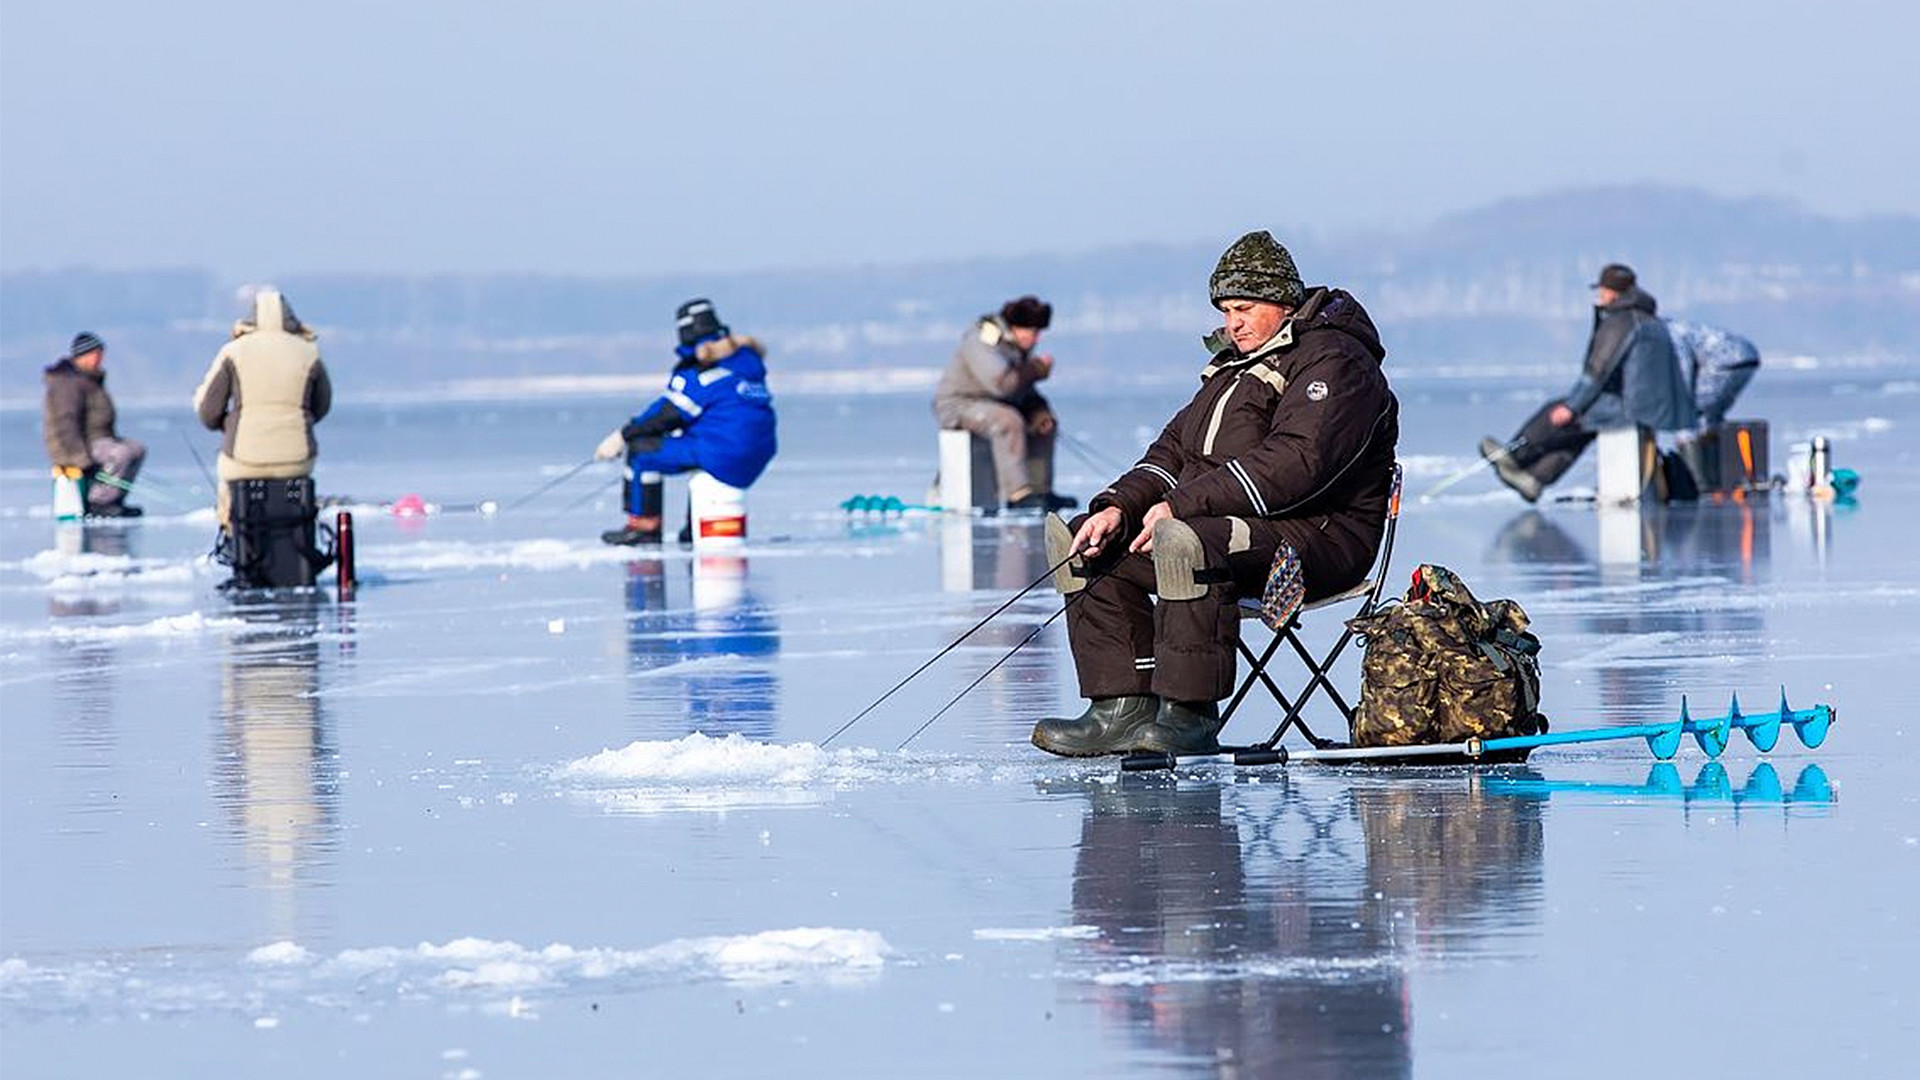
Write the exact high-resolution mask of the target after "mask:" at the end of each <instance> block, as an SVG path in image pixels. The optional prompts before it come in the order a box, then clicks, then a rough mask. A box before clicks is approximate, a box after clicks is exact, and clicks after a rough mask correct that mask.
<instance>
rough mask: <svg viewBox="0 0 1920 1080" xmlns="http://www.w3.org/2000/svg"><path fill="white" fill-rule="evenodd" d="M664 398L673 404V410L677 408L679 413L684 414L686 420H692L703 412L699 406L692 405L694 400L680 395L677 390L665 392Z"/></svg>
mask: <svg viewBox="0 0 1920 1080" xmlns="http://www.w3.org/2000/svg"><path fill="white" fill-rule="evenodd" d="M665 397H666V399H667V400H668V401H671V402H673V405H674V408H677V409H679V410H680V411H681V412H683V413H686V414H687V418H688V419H692V418H693V417H696V416H699V415H700V413H701V412H702V411H703V410H702V409H701V408H700V406H699V405H697V404H695V403H694V400H693V399H692V398H690V397H688V396H687V395H685V394H683V393H681V392H680V391H678V390H669V391H667V392H666V394H665Z"/></svg>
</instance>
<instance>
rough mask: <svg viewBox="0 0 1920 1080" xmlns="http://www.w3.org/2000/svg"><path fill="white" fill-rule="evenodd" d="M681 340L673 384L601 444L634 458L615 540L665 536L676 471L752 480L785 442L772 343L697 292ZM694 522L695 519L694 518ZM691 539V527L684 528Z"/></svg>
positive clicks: (609, 453) (683, 311) (606, 453)
mask: <svg viewBox="0 0 1920 1080" xmlns="http://www.w3.org/2000/svg"><path fill="white" fill-rule="evenodd" d="M675 319H676V322H677V324H678V330H679V335H680V344H679V346H678V347H677V348H676V349H675V350H674V353H675V355H676V356H677V357H678V362H677V363H676V364H675V365H674V369H673V374H672V375H671V376H669V377H668V379H667V391H666V393H664V394H662V395H660V397H659V398H658V399H656V400H655V401H654V402H653V404H651V405H649V406H647V407H646V408H645V409H644V410H642V411H641V412H640V414H639V415H638V416H635V417H634V418H633V419H632V420H630V421H628V422H627V423H626V424H624V425H623V426H621V427H619V428H617V429H615V430H614V431H613V432H612V433H610V434H609V435H608V436H607V437H606V438H604V439H602V440H600V445H599V447H598V448H597V449H595V450H594V452H593V456H594V457H595V458H597V459H599V460H601V461H612V460H613V459H614V458H617V457H620V456H621V455H622V454H625V455H626V459H627V489H626V490H627V523H626V526H625V527H623V528H619V529H611V530H609V531H607V532H604V533H601V534H600V539H602V540H604V541H606V542H607V543H609V544H627V545H635V544H658V543H659V542H660V535H661V518H662V513H661V511H662V509H663V507H662V504H663V502H664V501H665V494H666V480H665V476H666V474H668V473H682V472H689V471H692V470H694V469H701V470H704V471H705V472H706V473H707V474H708V475H709V476H712V477H713V478H714V479H715V480H718V481H720V482H721V483H723V484H728V485H730V486H732V487H737V488H745V487H748V486H750V485H752V483H753V482H754V481H755V480H758V479H760V474H761V473H762V472H764V471H765V470H766V468H767V465H768V463H769V462H771V461H772V460H773V455H774V451H775V450H777V449H779V443H778V440H777V439H776V438H775V434H774V414H773V394H772V393H770V392H769V391H768V390H767V363H766V350H764V349H762V348H761V347H760V343H759V342H758V341H755V340H754V339H753V338H750V337H741V336H737V335H735V334H734V333H733V331H732V330H729V329H728V328H727V327H726V325H725V324H723V323H721V321H720V316H719V314H718V313H717V312H715V311H714V308H713V301H711V300H705V299H699V300H689V301H687V302H686V303H684V304H682V305H680V309H679V311H678V312H677V313H676V315H675ZM688 524H689V526H691V524H692V523H691V522H689V523H688ZM682 537H683V540H682V542H685V541H686V540H687V539H691V529H689V530H688V532H686V533H683V534H682Z"/></svg>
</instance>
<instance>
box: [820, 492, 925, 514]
mask: <svg viewBox="0 0 1920 1080" xmlns="http://www.w3.org/2000/svg"><path fill="white" fill-rule="evenodd" d="M840 509H842V510H844V511H846V512H847V513H849V514H881V515H887V514H904V513H906V512H907V511H909V510H930V511H934V512H938V511H939V509H940V508H939V507H937V506H922V505H920V504H918V503H910V502H907V501H905V500H904V499H902V498H900V496H898V495H855V496H852V497H851V498H848V499H846V500H844V501H842V502H841V503H840Z"/></svg>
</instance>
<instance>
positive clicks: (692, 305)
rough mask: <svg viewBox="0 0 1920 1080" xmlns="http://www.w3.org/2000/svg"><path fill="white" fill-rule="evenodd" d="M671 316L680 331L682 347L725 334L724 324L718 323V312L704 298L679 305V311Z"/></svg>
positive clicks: (711, 302) (709, 301)
mask: <svg viewBox="0 0 1920 1080" xmlns="http://www.w3.org/2000/svg"><path fill="white" fill-rule="evenodd" d="M673 316H674V322H675V323H676V324H677V325H678V326H679V329H680V344H682V345H695V344H698V343H700V342H702V341H705V340H706V339H707V338H710V337H714V336H715V335H718V334H724V333H726V332H727V327H726V324H725V323H722V322H721V321H720V314H719V312H716V311H715V310H713V301H711V300H708V299H705V298H704V297H703V298H700V299H697V300H689V301H687V302H686V303H684V304H681V305H680V310H678V311H676V312H674V313H673Z"/></svg>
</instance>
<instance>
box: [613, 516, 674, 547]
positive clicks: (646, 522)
mask: <svg viewBox="0 0 1920 1080" xmlns="http://www.w3.org/2000/svg"><path fill="white" fill-rule="evenodd" d="M600 539H601V541H602V542H603V543H608V544H616V545H620V546H624V547H640V546H642V545H649V544H658V543H660V519H659V518H657V517H654V518H646V517H637V516H635V515H633V514H628V515H627V527H626V528H624V529H609V530H607V531H606V532H603V533H601V534H600Z"/></svg>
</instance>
